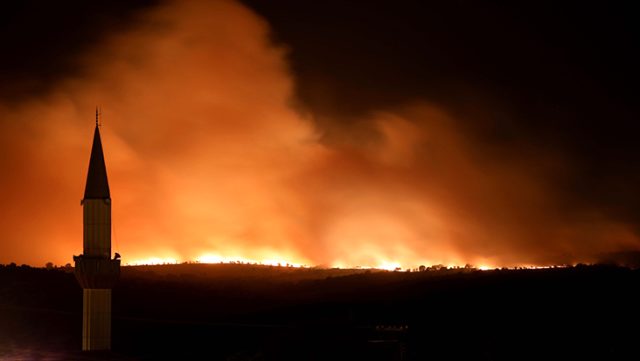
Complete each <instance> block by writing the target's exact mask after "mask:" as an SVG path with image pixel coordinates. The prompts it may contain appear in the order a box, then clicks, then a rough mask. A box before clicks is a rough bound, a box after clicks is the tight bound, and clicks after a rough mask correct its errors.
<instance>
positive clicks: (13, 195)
mask: <svg viewBox="0 0 640 361" xmlns="http://www.w3.org/2000/svg"><path fill="white" fill-rule="evenodd" d="M2 7H3V8H2V11H0V43H1V44H2V56H1V57H0V133H1V134H0V172H1V173H2V176H0V201H1V202H2V204H3V207H2V212H1V213H0V215H1V216H2V217H1V219H0V262H3V263H8V262H17V263H30V264H35V265H41V264H44V263H45V262H47V261H53V262H55V263H58V264H64V263H67V262H70V260H71V255H72V254H78V253H80V247H81V244H82V242H81V239H82V238H81V236H82V232H81V209H80V207H79V206H78V201H79V199H80V198H81V197H82V191H83V189H84V187H83V185H84V180H85V177H86V169H87V166H88V159H89V147H90V145H91V136H92V133H93V128H92V127H93V112H94V108H95V106H96V105H101V106H102V107H103V108H104V126H103V129H102V131H103V144H104V150H105V157H106V162H107V171H108V173H109V180H110V182H111V187H112V197H113V200H114V203H113V204H114V205H113V212H114V227H117V228H116V229H115V232H114V236H115V239H114V250H115V251H118V252H120V253H121V254H122V255H123V260H124V262H125V263H126V262H136V261H138V260H149V259H157V260H173V261H185V260H195V259H200V260H202V261H206V260H210V261H211V260H213V261H215V260H227V259H246V260H253V261H274V260H275V261H283V262H285V261H286V262H292V263H300V264H307V265H333V266H385V267H395V266H396V265H397V266H402V267H417V266H418V265H419V264H436V263H443V264H452V265H453V264H455V265H464V264H465V263H471V264H474V265H489V266H503V265H551V264H563V263H575V262H593V261H596V260H597V259H598V257H601V255H602V254H606V253H611V252H622V251H635V250H640V238H639V233H638V232H639V231H640V228H639V226H640V192H638V190H637V189H638V188H637V187H638V184H640V162H638V158H639V156H640V145H638V142H637V141H636V138H637V134H638V133H637V129H638V126H637V121H638V118H639V115H640V110H639V108H638V102H637V93H638V92H637V84H638V82H639V80H640V77H639V71H638V65H637V64H640V59H639V58H640V56H639V51H638V44H640V42H639V40H640V39H639V36H640V32H639V29H638V25H637V19H635V14H636V13H635V12H634V11H632V7H631V4H628V5H626V4H622V3H619V4H615V5H613V4H604V3H597V4H596V3H594V4H590V3H589V2H563V3H562V4H558V3H557V2H551V1H548V2H546V1H535V2H534V1H524V2H489V1H448V2H442V1H439V2H428V1H400V2H398V1H321V2H319V1H316V2H308V1H294V0H291V1H244V2H237V1H209V2H189V1H187V2H180V1H175V2H163V1H136V2H126V1H118V2H107V1H98V2H91V3H85V2H81V1H68V2H63V3H59V2H47V1H23V2H20V3H18V4H11V5H8V4H3V5H2Z"/></svg>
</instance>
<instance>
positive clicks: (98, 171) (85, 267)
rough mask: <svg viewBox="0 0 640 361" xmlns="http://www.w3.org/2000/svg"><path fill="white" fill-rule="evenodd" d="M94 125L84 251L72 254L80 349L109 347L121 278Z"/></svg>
mask: <svg viewBox="0 0 640 361" xmlns="http://www.w3.org/2000/svg"><path fill="white" fill-rule="evenodd" d="M98 116H99V114H98V110H97V109H96V128H95V131H94V133H93V146H92V148H91V158H90V160H89V172H88V174H87V184H86V186H85V189H84V198H83V199H82V201H81V204H82V208H83V217H82V218H83V231H84V232H83V233H84V236H83V254H81V255H80V256H74V257H73V259H74V261H75V264H76V265H75V275H76V279H77V280H78V282H79V283H80V286H82V288H83V293H84V295H83V297H84V301H83V308H82V350H83V351H93V350H109V349H111V289H112V288H113V286H114V284H115V283H116V281H117V280H118V278H119V277H120V260H119V259H117V257H116V258H114V259H111V195H110V193H109V181H108V180H107V168H106V166H105V163H104V154H103V153H102V142H101V140H100V129H99V124H98Z"/></svg>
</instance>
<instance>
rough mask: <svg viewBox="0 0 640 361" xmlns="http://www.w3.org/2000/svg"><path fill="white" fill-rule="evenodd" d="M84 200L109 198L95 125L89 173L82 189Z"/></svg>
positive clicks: (99, 141)
mask: <svg viewBox="0 0 640 361" xmlns="http://www.w3.org/2000/svg"><path fill="white" fill-rule="evenodd" d="M84 198H85V199H96V198H97V199H107V198H111V195H110V193H109V180H108V179H107V167H106V166H105V163H104V154H103V153H102V141H101V140H100V130H99V129H98V124H96V130H95V131H94V133H93V146H92V147H91V159H90V160H89V173H88V174H87V185H86V186H85V188H84Z"/></svg>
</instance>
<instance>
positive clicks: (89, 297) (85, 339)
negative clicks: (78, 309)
mask: <svg viewBox="0 0 640 361" xmlns="http://www.w3.org/2000/svg"><path fill="white" fill-rule="evenodd" d="M83 292H84V302H83V311H82V323H83V325H82V351H99V350H110V349H111V289H95V288H85V289H83Z"/></svg>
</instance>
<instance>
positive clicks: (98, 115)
mask: <svg viewBox="0 0 640 361" xmlns="http://www.w3.org/2000/svg"><path fill="white" fill-rule="evenodd" d="M101 116H102V108H100V106H98V105H96V127H101V126H102V123H101V122H100V120H101V119H100V117H101Z"/></svg>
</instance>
